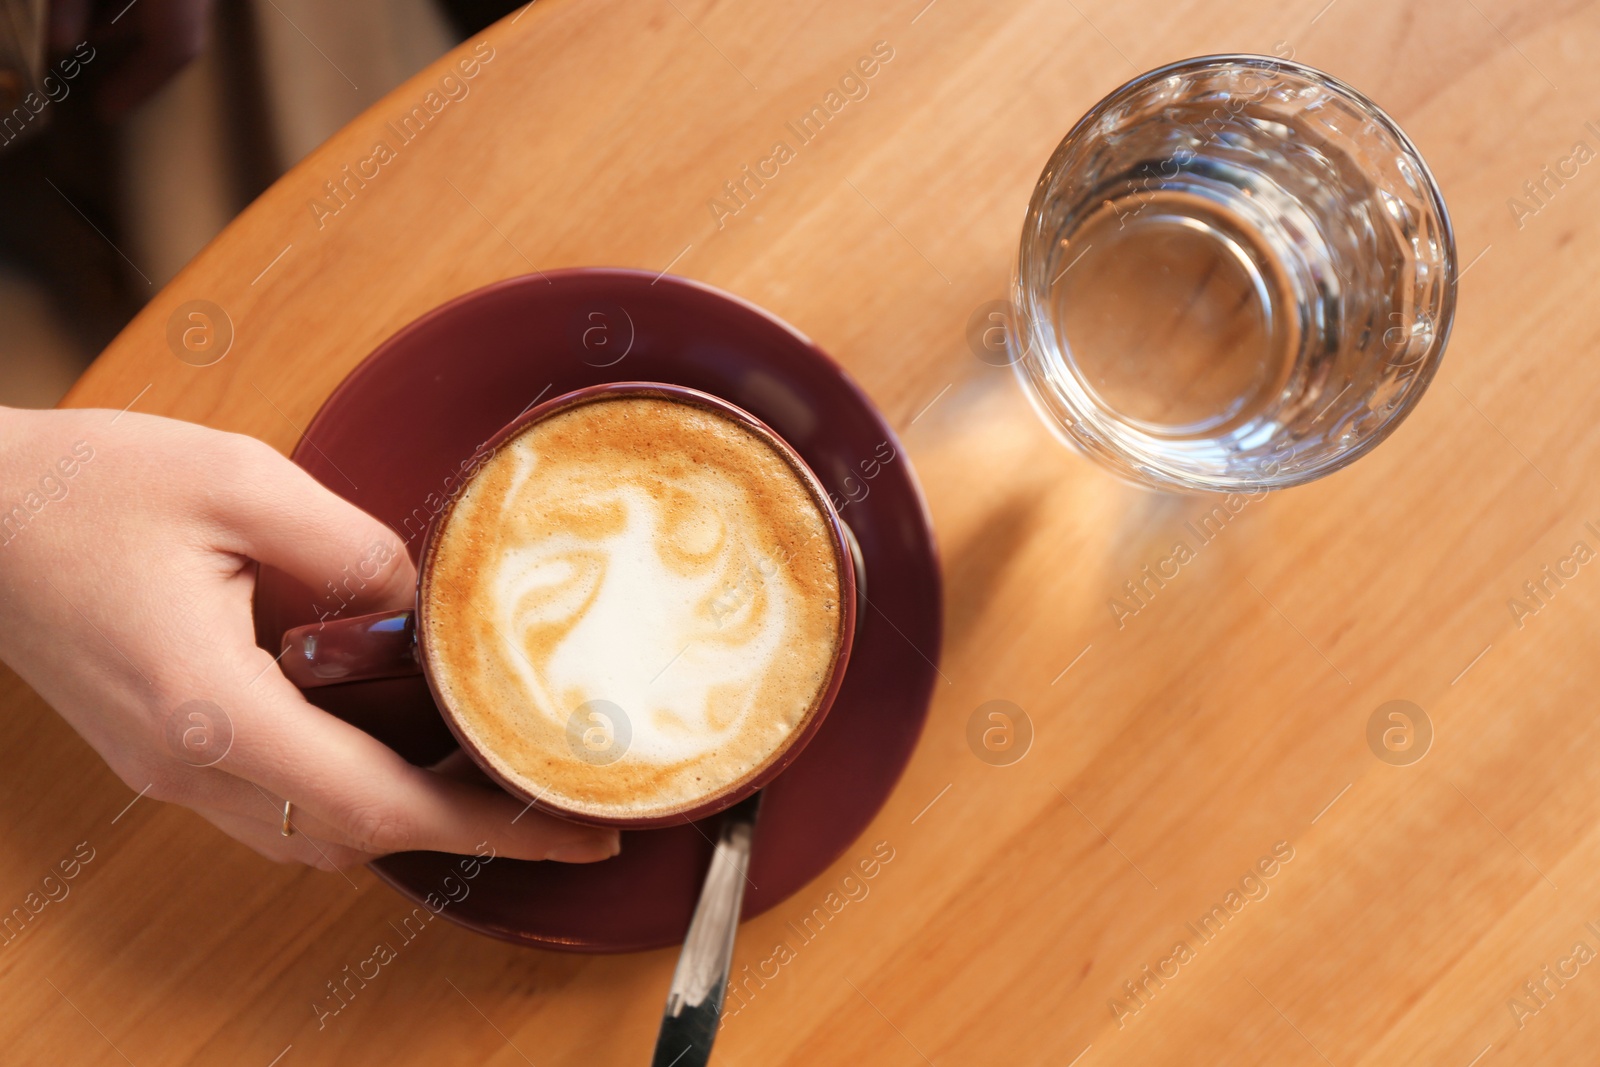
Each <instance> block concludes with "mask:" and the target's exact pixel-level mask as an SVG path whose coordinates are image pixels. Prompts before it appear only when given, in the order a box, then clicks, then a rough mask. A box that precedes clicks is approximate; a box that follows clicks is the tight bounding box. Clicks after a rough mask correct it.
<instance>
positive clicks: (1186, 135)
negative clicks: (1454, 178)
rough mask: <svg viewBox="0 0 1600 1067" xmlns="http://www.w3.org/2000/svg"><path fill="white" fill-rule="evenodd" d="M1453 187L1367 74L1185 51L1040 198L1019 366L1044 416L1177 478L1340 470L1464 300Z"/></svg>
mask: <svg viewBox="0 0 1600 1067" xmlns="http://www.w3.org/2000/svg"><path fill="white" fill-rule="evenodd" d="M1455 272H1456V254H1455V241H1454V238H1453V237H1452V235H1451V231H1450V219H1449V215H1448V214H1447V213H1446V211H1445V205H1444V198H1443V196H1442V195H1441V194H1440V192H1439V188H1438V185H1437V184H1435V182H1434V180H1433V176H1432V175H1431V174H1429V173H1428V168H1427V166H1426V164H1424V163H1423V161H1422V157H1421V156H1420V155H1419V154H1418V152H1417V149H1416V147H1415V146H1414V145H1413V144H1412V143H1411V141H1410V139H1409V138H1407V137H1406V135H1405V134H1404V133H1403V132H1401V130H1400V128H1399V127H1398V126H1396V125H1395V123H1394V120H1392V119H1391V118H1389V116H1388V115H1385V114H1384V113H1383V111H1381V110H1380V109H1379V108H1378V106H1377V105H1376V104H1374V103H1373V102H1372V101H1370V100H1368V99H1367V98H1366V97H1365V96H1363V95H1362V94H1361V93H1359V92H1357V91H1356V90H1354V89H1352V88H1350V87H1349V86H1348V85H1345V84H1344V83H1342V82H1340V81H1338V80H1337V79H1335V78H1332V77H1330V76H1329V75H1327V74H1324V73H1322V72H1320V71H1317V70H1313V69H1312V68H1310V67H1306V66H1303V65H1301V64H1298V63H1291V62H1287V61H1283V60H1278V59H1272V58H1269V57H1266V56H1252V55H1221V56H1204V57H1201V58H1198V59H1189V60H1184V61H1182V62H1179V63H1174V64H1171V65H1170V66H1165V67H1161V68H1160V69H1158V70H1153V71H1150V72H1149V73H1147V74H1143V75H1140V76H1139V77H1137V78H1135V79H1133V80H1132V81H1130V82H1128V83H1127V84H1126V85H1124V86H1122V87H1121V88H1120V89H1118V90H1116V91H1115V92H1113V93H1112V94H1111V95H1110V96H1108V97H1106V98H1105V99H1104V100H1101V101H1100V102H1099V103H1098V104H1096V105H1095V106H1094V107H1093V108H1092V109H1091V110H1090V111H1089V113H1088V114H1087V115H1085V116H1084V117H1083V118H1082V119H1080V120H1078V123H1077V125H1075V126H1074V127H1073V128H1072V130H1071V132H1070V133H1068V134H1067V136H1066V138H1065V139H1064V140H1063V141H1062V142H1061V144H1060V145H1059V146H1058V147H1057V148H1056V150H1055V153H1054V155H1052V156H1051V157H1050V162H1049V163H1048V164H1047V165H1046V167H1045V169H1044V173H1043V174H1042V175H1041V176H1040V178H1039V184H1038V186H1037V187H1036V188H1035V189H1034V193H1033V198H1032V201H1031V202H1030V203H1029V205H1028V216H1027V221H1026V223H1025V224H1024V226H1023V232H1022V246H1021V251H1020V254H1019V256H1018V260H1017V270H1016V276H1015V278H1014V280H1013V285H1012V294H1011V299H1012V316H1013V322H1014V328H1012V329H1009V330H1007V331H1006V333H1007V343H1008V347H1009V348H1010V351H1009V353H1008V356H1009V358H1010V359H1011V360H1012V362H1013V363H1014V365H1015V367H1016V368H1017V371H1018V374H1019V376H1020V378H1021V380H1022V382H1023V386H1024V388H1025V390H1026V392H1027V393H1028V396H1029V398H1030V399H1031V400H1032V401H1033V403H1034V406H1035V407H1036V408H1037V409H1038V411H1039V413H1040V414H1041V415H1042V416H1043V417H1044V419H1045V421H1046V423H1047V424H1049V425H1050V426H1051V428H1052V429H1053V430H1055V431H1056V432H1057V433H1058V435H1060V436H1061V437H1063V438H1064V439H1065V440H1066V441H1068V442H1069V443H1071V444H1073V445H1075V446H1077V447H1079V448H1081V449H1082V450H1083V451H1084V452H1086V453H1088V454H1089V455H1090V456H1092V457H1094V458H1095V459H1097V460H1099V461H1100V462H1101V463H1103V464H1105V465H1106V466H1107V467H1109V468H1110V469H1111V470H1112V471H1114V472H1116V473H1117V474H1119V475H1121V476H1122V477H1124V478H1126V479H1128V480H1130V481H1133V482H1135V483H1138V484H1141V485H1146V486H1151V487H1154V488H1158V489H1164V490H1175V491H1183V490H1198V491H1206V490H1209V491H1217V492H1241V491H1242V492H1254V491H1258V490H1263V489H1280V488H1283V487H1285V486H1290V485H1298V484H1300V483H1302V482H1307V481H1310V480H1311V479H1313V478H1317V477H1320V476H1322V475H1324V474H1327V473H1329V472H1331V471H1334V470H1338V469H1339V468H1340V467H1343V466H1344V465H1346V464H1347V463H1350V462H1351V461H1353V460H1354V459H1356V458H1357V457H1358V456H1361V455H1363V454H1364V453H1366V452H1367V451H1368V450H1369V449H1371V448H1372V447H1373V446H1374V445H1376V444H1377V443H1378V442H1379V441H1381V440H1383V439H1384V438H1385V437H1387V436H1388V435H1389V434H1390V433H1391V432H1393V431H1394V429H1395V428H1396V427H1397V426H1398V425H1399V424H1400V421H1401V420H1402V419H1404V418H1405V416H1406V414H1407V413H1408V412H1409V411H1410V410H1411V408H1412V407H1414V406H1415V405H1416V403H1417V401H1418V399H1420V398H1421V396H1422V393H1423V391H1424V390H1425V389H1426V388H1427V386H1428V383H1429V381H1431V380H1432V378H1433V375H1434V371H1435V370H1436V369H1437V367H1438V364H1439V359H1440V356H1441V355H1442V353H1443V352H1444V347H1445V341H1446V338H1447V337H1448V336H1449V333H1450V322H1451V318H1452V316H1453V313H1454V309H1455V289H1456V284H1455V283H1456V278H1455Z"/></svg>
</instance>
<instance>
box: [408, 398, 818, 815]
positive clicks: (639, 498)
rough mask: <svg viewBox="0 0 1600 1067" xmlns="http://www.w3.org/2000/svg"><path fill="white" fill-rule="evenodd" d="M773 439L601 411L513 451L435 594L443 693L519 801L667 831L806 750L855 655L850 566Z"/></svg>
mask: <svg viewBox="0 0 1600 1067" xmlns="http://www.w3.org/2000/svg"><path fill="white" fill-rule="evenodd" d="M824 507H826V504H825V503H823V501H822V500H821V499H820V498H819V497H818V495H817V494H815V493H814V492H813V491H812V489H811V488H810V486H809V485H808V483H807V482H806V480H805V479H804V478H803V477H802V476H801V474H800V473H799V472H798V471H797V470H796V469H795V468H794V467H793V466H791V465H790V462H789V460H788V459H787V458H786V457H785V456H784V455H783V454H782V453H781V452H779V451H778V450H777V449H776V448H775V447H773V445H772V444H771V443H770V442H768V441H767V440H766V439H765V438H763V437H762V436H760V435H759V434H757V433H756V432H755V431H754V430H752V429H751V428H749V427H747V426H745V425H743V424H742V423H740V422H737V421H735V420H734V419H732V418H731V417H728V416H726V415H723V414H721V413H719V412H716V411H714V410H712V409H709V408H707V407H703V406H701V405H698V404H694V403H692V402H688V401H680V400H675V399H669V398H665V397H662V396H657V395H651V394H644V395H641V394H617V395H613V396H606V395H601V396H600V397H598V398H595V399H592V400H589V401H586V402H583V403H580V404H578V405H577V406H575V407H571V408H567V409H565V410H562V411H558V412H557V413H556V414H554V415H552V416H550V417H548V418H545V419H542V420H540V421H537V422H535V423H533V424H532V425H530V426H529V427H527V428H526V429H524V430H522V431H521V432H520V433H518V434H516V435H515V436H514V437H512V438H511V439H510V440H508V441H507V442H505V443H504V444H502V445H501V446H500V447H499V448H498V449H497V450H496V451H495V454H494V455H493V456H492V457H491V458H490V459H489V460H488V461H486V462H485V463H484V464H483V465H482V467H481V468H480V469H479V470H478V472H477V474H476V475H475V477H474V478H473V479H472V481H471V482H470V483H469V484H468V486H467V487H466V489H465V490H463V491H462V493H461V496H460V498H459V499H458V500H457V501H456V503H455V505H454V507H453V509H452V511H451V512H450V514H449V516H448V518H447V520H446V521H445V525H444V527H443V529H442V530H440V531H439V533H438V534H437V535H436V539H435V544H434V546H433V552H432V555H431V556H430V560H429V564H428V568H427V571H426V573H425V575H424V577H423V586H422V598H423V605H424V610H423V613H422V614H423V619H424V622H423V626H424V627H425V633H424V638H425V640H424V647H425V648H426V650H427V652H426V654H427V658H428V668H429V673H430V675H431V676H432V678H433V682H434V685H435V687H436V688H437V689H438V691H439V694H440V696H441V697H442V698H443V699H444V700H445V702H446V703H447V704H448V705H449V707H450V709H451V711H452V712H453V713H454V716H455V720H456V725H457V728H458V729H459V730H461V731H462V732H463V733H464V734H465V735H466V737H467V738H468V740H469V741H470V742H471V743H472V745H473V746H474V747H475V748H477V749H478V750H479V753H480V754H481V755H482V756H483V757H484V758H485V759H486V760H487V761H488V762H489V763H490V765H492V766H493V767H494V768H495V769H496V771H497V772H498V773H499V774H500V775H501V776H502V777H503V778H504V779H506V780H507V781H508V782H510V783H512V784H515V785H517V786H518V787H520V788H521V789H523V790H524V791H525V792H526V793H527V794H528V795H530V796H534V797H540V798H543V799H547V800H548V801H549V802H551V803H552V804H553V805H555V806H557V807H559V808H562V809H566V810H569V811H573V812H578V813H582V814H588V815H594V816H600V817H607V818H619V819H634V818H652V817H660V816H663V815H670V814H673V813H675V812H679V811H685V810H688V809H691V808H693V807H695V806H696V805H698V804H700V803H702V802H703V801H705V800H707V799H709V798H713V797H716V796H719V795H723V794H726V793H727V792H729V791H731V790H732V789H734V788H736V787H738V786H739V785H741V784H743V783H744V782H746V781H748V780H750V779H751V778H752V777H753V776H755V775H756V774H758V773H760V772H761V771H762V770H764V769H765V768H766V767H767V766H768V765H769V764H770V763H771V762H772V761H773V760H774V759H776V758H777V756H778V755H779V754H780V753H781V752H782V751H783V750H784V749H785V748H786V747H787V744H788V741H789V740H790V739H791V738H792V737H794V736H795V734H796V733H797V732H798V731H800V730H803V729H804V728H805V726H806V725H807V724H808V722H809V720H810V718H811V716H813V715H814V714H815V713H816V711H817V709H818V705H819V704H820V703H821V701H822V699H823V696H824V693H825V691H826V689H827V687H828V685H829V683H830V681H831V678H832V675H833V672H834V666H835V662H836V660H837V657H838V656H839V654H840V649H841V643H842V639H843V615H844V613H843V611H842V610H841V596H842V589H843V584H842V583H843V578H842V567H843V562H842V560H841V559H840V558H839V550H838V547H837V545H836V542H835V539H834V536H833V533H832V528H831V526H830V524H829V521H828V518H827V515H826V513H825V512H824V511H823V510H822V509H823V508H824Z"/></svg>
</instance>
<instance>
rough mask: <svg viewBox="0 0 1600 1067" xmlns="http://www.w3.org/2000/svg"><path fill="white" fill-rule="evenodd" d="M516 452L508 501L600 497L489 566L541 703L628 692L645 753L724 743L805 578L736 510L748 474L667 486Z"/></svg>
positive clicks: (526, 678)
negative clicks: (771, 552)
mask: <svg viewBox="0 0 1600 1067" xmlns="http://www.w3.org/2000/svg"><path fill="white" fill-rule="evenodd" d="M517 462H518V465H519V468H520V469H519V470H518V472H517V475H516V478H515V480H514V482H513V486H512V488H511V490H510V498H509V499H507V500H506V501H505V502H504V503H503V505H502V506H503V507H505V508H506V509H507V510H508V511H522V512H528V511H532V512H548V511H550V510H551V509H555V508H559V507H560V506H561V501H563V500H570V499H571V496H572V494H573V493H574V492H578V493H582V494H583V496H584V507H585V509H586V510H589V511H591V512H592V514H591V515H590V516H589V519H590V521H588V522H585V523H583V524H582V526H581V527H580V528H568V529H564V530H560V531H558V532H554V533H552V534H551V535H549V536H544V537H540V538H537V539H533V540H529V541H526V542H523V543H513V544H512V545H510V546H508V547H507V550H506V551H505V552H504V553H503V554H502V555H501V556H500V558H499V560H498V561H497V562H496V563H495V564H494V565H493V570H492V572H491V575H490V580H489V583H488V588H489V590H490V591H491V595H492V597H493V601H492V603H491V605H490V606H489V610H490V611H491V612H492V613H493V616H494V618H495V620H496V624H497V626H498V627H499V628H500V629H501V630H502V631H503V632H504V633H505V634H506V635H507V636H508V637H509V638H510V639H511V640H513V641H515V642H517V644H518V645H519V649H518V651H520V652H521V653H522V655H520V656H516V657H513V658H512V659H511V660H510V665H511V667H512V669H513V670H514V672H515V673H516V676H517V677H518V678H519V679H520V680H521V682H522V684H523V686H524V687H525V689H526V692H527V696H528V699H529V701H530V703H531V705H532V706H533V707H534V708H536V709H538V711H539V712H540V714H542V715H544V716H545V717H546V718H547V719H548V720H549V721H550V723H551V724H552V725H555V726H564V724H565V723H566V722H567V720H568V718H569V717H570V715H571V712H572V709H574V708H576V707H578V706H580V705H582V704H584V703H585V702H587V701H591V700H606V701H609V702H611V703H613V704H615V705H617V706H618V707H620V708H621V709H622V710H623V711H624V713H625V714H627V715H628V716H629V720H630V723H631V726H632V737H631V741H630V747H629V752H630V753H631V755H632V756H633V757H634V758H636V759H639V760H643V761H647V762H653V763H675V762H679V761H682V760H688V759H696V758H699V757H701V756H704V755H706V754H707V753H710V752H712V751H714V750H715V749H716V748H717V747H718V746H719V745H720V744H722V743H723V742H724V741H726V739H727V738H728V737H729V736H731V735H732V734H734V733H735V732H736V731H738V730H739V729H740V728H741V727H742V725H743V724H744V721H745V717H746V716H747V715H748V713H749V711H750V709H751V704H752V701H753V700H754V698H755V697H756V695H757V692H758V689H759V686H758V683H759V681H760V680H761V678H762V676H763V675H764V674H765V673H766V671H767V669H768V667H769V665H770V664H771V662H772V660H773V657H774V656H775V655H776V654H777V653H778V651H779V649H780V647H781V645H782V642H783V638H784V636H785V634H786V633H787V632H788V631H789V630H790V629H791V628H792V625H793V616H794V615H795V612H796V603H795V601H796V596H797V594H796V591H795V590H794V589H793V588H792V586H791V584H790V582H789V580H788V579H787V577H786V576H785V575H783V573H782V571H781V570H779V569H776V568H774V567H772V565H771V563H770V562H769V561H767V560H765V559H764V558H763V557H762V556H761V553H760V551H759V549H758V547H757V546H756V545H755V544H753V543H751V539H750V538H749V536H748V535H747V533H746V531H745V529H744V528H743V527H744V526H747V525H749V523H748V520H747V521H746V522H745V523H740V522H736V521H729V520H735V519H738V518H740V517H744V516H748V515H749V514H750V513H751V511H752V508H751V507H750V505H749V503H748V502H747V501H744V500H741V499H740V496H741V495H742V494H741V492H740V490H739V488H738V487H737V486H733V485H730V484H728V483H727V482H726V481H724V480H721V479H717V478H714V477H712V476H710V475H707V474H704V473H698V474H695V475H691V476H688V477H683V478H678V479H675V480H674V484H672V485H670V486H669V485H663V484H660V483H659V482H656V481H652V480H650V479H648V478H646V477H642V476H640V475H638V474H631V475H624V476H623V477H622V478H620V479H619V478H618V477H617V476H616V472H615V471H598V470H593V469H586V466H587V465H582V466H576V467H572V468H569V469H568V470H566V471H563V472H562V473H561V474H560V475H559V476H557V477H554V478H551V479H547V480H541V479H539V478H538V477H536V474H537V462H536V459H535V457H533V456H531V455H523V456H518V457H517ZM585 483H587V484H589V485H606V488H605V489H603V490H600V491H594V490H586V489H584V488H582V486H583V485H584V484H585ZM607 483H609V484H607ZM664 496H665V497H667V498H669V499H671V501H672V504H673V505H674V506H673V507H672V508H671V509H670V510H669V509H668V508H666V507H664V506H663V504H662V498H663V497H664ZM764 571H768V572H771V573H770V576H767V575H764V574H763V572H764ZM751 576H757V577H756V578H755V579H752V577H751ZM742 590H747V595H743V596H740V595H739V592H740V591H742ZM730 603H731V605H732V606H731V609H730V607H729V605H730Z"/></svg>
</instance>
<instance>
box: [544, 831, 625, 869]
mask: <svg viewBox="0 0 1600 1067" xmlns="http://www.w3.org/2000/svg"><path fill="white" fill-rule="evenodd" d="M620 851H622V840H621V838H620V837H619V836H618V835H617V834H615V833H611V834H607V835H605V836H604V837H590V838H585V839H584V840H582V841H568V842H567V843H566V844H562V845H557V846H555V847H554V848H552V849H551V850H550V851H549V852H547V853H545V856H544V858H545V859H547V860H555V861H556V862H557V863H597V862H599V861H600V860H606V859H610V858H611V857H612V856H615V855H616V854H617V853H618V852H620Z"/></svg>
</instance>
